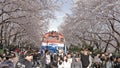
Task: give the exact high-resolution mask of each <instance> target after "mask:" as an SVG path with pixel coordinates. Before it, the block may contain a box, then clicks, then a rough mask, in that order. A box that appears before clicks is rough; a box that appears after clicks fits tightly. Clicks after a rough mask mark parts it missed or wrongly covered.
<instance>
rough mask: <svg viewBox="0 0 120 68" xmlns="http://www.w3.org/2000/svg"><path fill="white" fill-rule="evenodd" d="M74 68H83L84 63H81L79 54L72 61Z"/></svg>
mask: <svg viewBox="0 0 120 68" xmlns="http://www.w3.org/2000/svg"><path fill="white" fill-rule="evenodd" d="M71 66H72V68H82V63H81V61H80V56H79V54H78V55H76V56H75V58H74V59H73V61H72V65H71Z"/></svg>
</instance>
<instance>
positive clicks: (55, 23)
mask: <svg viewBox="0 0 120 68" xmlns="http://www.w3.org/2000/svg"><path fill="white" fill-rule="evenodd" d="M71 4H72V1H71V0H66V2H65V4H64V5H63V6H61V11H56V13H55V16H56V19H52V20H51V21H50V25H49V30H48V31H58V27H59V25H60V24H61V23H62V22H63V21H64V16H65V14H66V13H68V14H69V13H71V11H70V9H71Z"/></svg>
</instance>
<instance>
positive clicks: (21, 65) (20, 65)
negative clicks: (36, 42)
mask: <svg viewBox="0 0 120 68" xmlns="http://www.w3.org/2000/svg"><path fill="white" fill-rule="evenodd" d="M32 59H33V54H32V51H27V52H26V53H25V55H24V59H22V60H20V61H18V62H17V63H16V66H15V68H32Z"/></svg>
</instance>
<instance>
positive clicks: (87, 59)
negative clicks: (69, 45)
mask: <svg viewBox="0 0 120 68" xmlns="http://www.w3.org/2000/svg"><path fill="white" fill-rule="evenodd" d="M81 62H82V68H90V67H91V64H92V57H91V56H90V55H89V51H88V49H87V48H85V49H84V50H83V53H82V54H81Z"/></svg>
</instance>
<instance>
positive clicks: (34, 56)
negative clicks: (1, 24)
mask: <svg viewBox="0 0 120 68" xmlns="http://www.w3.org/2000/svg"><path fill="white" fill-rule="evenodd" d="M0 68H120V57H115V56H113V55H112V53H102V54H95V55H93V54H92V53H91V52H90V51H89V50H88V49H87V48H84V49H83V50H82V51H81V52H80V53H78V52H75V53H73V52H67V54H64V52H63V51H62V49H61V48H60V49H59V50H58V53H53V54H52V53H51V52H50V51H49V50H47V49H46V50H45V51H44V53H43V54H41V53H40V52H39V50H37V49H22V50H21V49H18V48H16V49H15V50H12V51H10V50H8V51H4V52H3V53H2V54H0Z"/></svg>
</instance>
